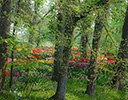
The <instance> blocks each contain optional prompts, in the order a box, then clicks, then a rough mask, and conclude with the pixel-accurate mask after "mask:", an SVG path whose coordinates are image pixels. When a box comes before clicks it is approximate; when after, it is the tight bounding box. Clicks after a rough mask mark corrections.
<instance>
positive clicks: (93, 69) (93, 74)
mask: <svg viewBox="0 0 128 100" xmlns="http://www.w3.org/2000/svg"><path fill="white" fill-rule="evenodd" d="M100 10H102V9H100ZM104 10H105V11H99V12H98V16H97V18H96V22H95V30H94V36H93V43H92V52H91V60H90V65H89V68H88V80H87V90H86V93H87V94H88V95H93V96H94V97H95V92H96V89H95V86H96V78H97V55H98V49H99V43H100V38H101V34H102V30H103V25H104V24H105V22H106V19H107V17H106V13H107V12H108V11H106V10H108V4H106V6H105V9H104Z"/></svg>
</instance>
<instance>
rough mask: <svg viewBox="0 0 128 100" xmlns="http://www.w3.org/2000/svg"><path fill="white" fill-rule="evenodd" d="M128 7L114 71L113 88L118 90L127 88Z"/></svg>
mask: <svg viewBox="0 0 128 100" xmlns="http://www.w3.org/2000/svg"><path fill="white" fill-rule="evenodd" d="M127 61H128V7H127V11H126V16H125V21H124V25H123V33H122V40H121V44H120V48H119V53H118V57H117V61H116V65H115V67H114V70H115V71H116V73H115V76H114V78H113V80H112V86H114V85H116V89H117V90H123V88H124V86H125V78H126V71H127V67H128V62H127Z"/></svg>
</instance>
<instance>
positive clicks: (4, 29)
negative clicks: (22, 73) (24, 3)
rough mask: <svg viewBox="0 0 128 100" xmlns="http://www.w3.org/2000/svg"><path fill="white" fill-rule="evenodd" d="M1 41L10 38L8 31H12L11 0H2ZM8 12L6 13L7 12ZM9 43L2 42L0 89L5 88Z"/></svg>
mask: <svg viewBox="0 0 128 100" xmlns="http://www.w3.org/2000/svg"><path fill="white" fill-rule="evenodd" d="M0 3H1V7H0V41H1V40H4V39H8V38H9V36H8V33H9V31H10V11H11V0H7V1H6V0H4V1H0ZM5 12H6V14H5ZM7 57H8V54H7V43H6V42H2V43H0V91H2V90H3V89H4V81H3V78H4V76H5V72H6V64H7Z"/></svg>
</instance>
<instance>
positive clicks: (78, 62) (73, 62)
mask: <svg viewBox="0 0 128 100" xmlns="http://www.w3.org/2000/svg"><path fill="white" fill-rule="evenodd" d="M15 51H17V52H18V54H17V56H20V57H16V58H15V59H14V60H13V61H14V62H17V64H21V65H25V64H28V62H29V63H33V62H41V63H43V64H53V63H54V59H53V58H52V57H53V56H54V51H55V49H54V47H53V46H52V47H46V46H45V47H43V49H42V48H35V49H30V48H29V47H28V46H25V47H24V48H23V47H21V46H19V48H17V49H16V50H15ZM21 52H22V53H23V54H21ZM24 53H28V55H25V54H24ZM43 54H48V55H50V57H49V58H45V59H42V57H41V55H43ZM72 54H73V57H72V58H70V61H69V66H72V67H73V68H75V67H77V68H82V69H84V68H88V65H89V62H90V58H89V56H88V57H87V58H80V54H81V52H79V51H78V49H77V48H72ZM90 54H91V51H87V55H90ZM76 55H77V56H76ZM75 56H76V57H75ZM11 61H12V59H11V58H9V59H8V63H9V62H11ZM98 62H99V66H102V67H103V66H104V65H106V64H115V62H116V58H114V55H113V54H107V55H104V54H99V55H98ZM103 63H104V64H103ZM7 75H8V74H6V76H7ZM15 75H18V74H17V73H15Z"/></svg>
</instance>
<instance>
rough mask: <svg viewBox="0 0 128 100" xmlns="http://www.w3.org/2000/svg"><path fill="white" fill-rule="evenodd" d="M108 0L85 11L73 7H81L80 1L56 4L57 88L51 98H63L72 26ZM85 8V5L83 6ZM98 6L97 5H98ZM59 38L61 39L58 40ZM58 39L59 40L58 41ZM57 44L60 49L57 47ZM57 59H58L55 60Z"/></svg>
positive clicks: (55, 68) (59, 99)
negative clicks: (57, 11)
mask: <svg viewBox="0 0 128 100" xmlns="http://www.w3.org/2000/svg"><path fill="white" fill-rule="evenodd" d="M106 2H108V0H101V1H100V2H97V3H96V4H94V6H93V7H92V6H90V7H88V8H87V9H85V11H83V10H82V11H77V10H76V9H75V8H77V6H78V7H81V5H78V4H80V2H79V1H78V2H76V0H75V2H74V1H73V0H69V1H68V0H66V1H65V0H61V1H60V2H59V3H58V4H59V6H58V8H59V13H58V17H57V18H58V23H57V29H58V34H57V35H58V38H57V44H56V47H55V49H56V51H55V62H54V73H53V78H52V79H53V80H55V81H57V90H56V93H55V95H54V96H52V97H51V98H52V99H54V100H65V92H66V83H67V68H68V64H69V57H70V54H71V47H72V38H73V33H74V28H75V26H76V23H77V21H78V20H80V19H81V18H84V17H86V16H87V14H88V13H89V12H90V11H92V9H95V8H97V5H98V6H99V5H104V4H106ZM84 8H85V7H84ZM98 8H99V7H98ZM60 38H61V40H62V41H61V40H60ZM58 40H59V41H58ZM58 45H59V46H60V47H62V49H60V48H58ZM58 53H59V54H58ZM60 53H61V55H60ZM57 59H59V61H57Z"/></svg>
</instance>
